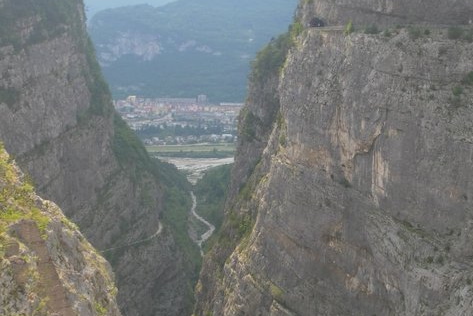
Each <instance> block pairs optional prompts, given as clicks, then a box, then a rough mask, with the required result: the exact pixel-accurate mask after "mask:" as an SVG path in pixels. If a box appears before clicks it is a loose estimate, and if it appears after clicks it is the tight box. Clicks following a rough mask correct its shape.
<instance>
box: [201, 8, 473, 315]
mask: <svg viewBox="0 0 473 316" xmlns="http://www.w3.org/2000/svg"><path fill="white" fill-rule="evenodd" d="M447 2H448V1H447ZM323 3H324V1H304V3H303V4H301V6H300V9H299V17H298V18H299V19H301V18H302V17H304V16H309V14H308V12H310V10H312V9H313V6H317V5H322V4H323ZM334 3H338V2H334ZM449 3H450V4H451V5H452V6H453V5H454V4H455V3H458V2H455V1H451V2H449ZM463 3H464V4H467V2H463ZM416 8H417V7H416ZM417 9H418V10H420V9H419V8H417ZM464 13H465V14H470V13H471V10H470V11H469V12H463V13H462V14H464ZM471 56H473V44H472V43H471V42H469V41H468V40H452V39H449V38H448V36H447V29H446V28H441V27H433V26H431V27H429V28H428V32H425V29H422V36H420V37H418V36H413V34H412V32H411V31H408V30H407V29H395V28H394V26H393V27H392V28H390V31H389V32H386V33H385V34H384V35H382V34H377V35H369V34H364V33H361V32H359V33H356V32H355V33H352V34H350V35H348V36H345V35H344V34H343V33H342V32H341V31H330V30H323V29H317V28H311V29H306V30H304V31H302V33H301V34H300V35H298V36H297V37H296V38H295V42H294V46H293V48H292V49H291V50H290V52H289V54H288V57H287V60H286V63H285V65H284V68H283V70H282V72H281V75H280V77H279V86H278V88H277V93H276V94H275V95H277V96H279V102H278V104H279V114H278V115H276V116H275V119H274V121H273V123H272V125H271V124H270V127H271V129H272V132H271V133H270V135H269V136H267V137H264V138H261V140H264V141H265V145H264V147H265V148H264V149H258V148H261V146H262V145H261V144H260V143H258V142H255V141H253V140H247V141H243V144H240V146H239V152H240V153H242V151H247V152H253V153H258V154H259V156H258V157H257V159H256V161H258V165H257V166H256V168H254V169H251V168H246V169H245V168H244V167H242V166H245V162H244V160H245V159H246V157H244V156H243V155H240V156H237V161H236V163H235V170H234V176H235V175H236V176H237V177H238V178H237V179H233V182H234V183H238V181H242V182H244V181H247V179H248V181H247V184H248V185H249V186H250V187H251V191H250V192H245V187H244V186H240V187H239V188H235V187H234V192H236V193H234V199H233V200H230V201H229V202H228V205H227V208H226V212H227V220H226V223H225V224H224V225H223V227H224V230H223V232H222V234H221V237H220V245H219V244H217V245H216V246H215V247H214V248H213V250H212V251H211V252H210V253H209V255H208V256H207V258H206V260H205V263H204V268H203V271H202V273H201V279H200V283H199V285H198V288H197V299H198V304H197V307H196V314H197V315H308V316H309V315H436V314H442V315H468V314H470V313H471V310H472V309H473V303H472V302H473V296H472V294H471V293H472V290H473V285H472V277H473V266H472V265H471V262H470V261H471V258H472V255H473V247H472V244H471V242H470V241H471V238H472V234H473V227H472V223H473V213H472V210H473V202H472V192H473V186H472V180H471V179H472V176H473V169H472V162H473V123H472V121H473V103H472V100H473V60H472V59H471ZM270 80H273V79H270ZM247 111H253V113H254V114H255V116H258V114H257V112H256V111H257V110H256V109H255V105H254V103H252V100H251V98H250V100H249V104H248V105H247ZM258 111H260V112H261V111H262V112H265V113H266V114H267V113H268V109H267V108H264V107H260V108H259V109H258ZM261 115H262V114H260V116H259V117H261ZM253 122H257V123H254V124H253V125H254V126H257V125H258V124H260V121H258V120H253ZM246 148H250V149H246ZM235 214H240V217H236V216H235ZM242 214H243V215H242ZM245 216H249V217H250V218H252V219H253V221H252V222H251V223H250V224H251V225H250V227H251V229H250V230H249V232H247V233H245V234H240V235H238V234H235V233H234V231H235V229H234V227H241V226H243V227H244V226H245V221H244V220H242V219H245ZM235 219H236V220H239V222H238V223H237V224H233V225H232V221H234V220H235ZM252 225H253V226H252ZM235 235H236V236H237V237H239V238H240V242H239V244H238V245H236V246H235V247H232V248H231V250H230V251H227V252H225V251H223V250H222V249H223V248H225V247H224V246H221V245H222V244H225V242H228V241H227V238H228V236H230V237H231V236H235ZM216 259H218V260H216ZM215 262H218V264H215ZM215 271H216V272H215Z"/></svg>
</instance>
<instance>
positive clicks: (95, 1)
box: [84, 0, 175, 19]
mask: <svg viewBox="0 0 473 316" xmlns="http://www.w3.org/2000/svg"><path fill="white" fill-rule="evenodd" d="M173 1H175V0H84V4H85V12H86V14H87V17H88V18H89V19H90V18H91V17H92V16H93V15H94V14H95V13H97V12H99V11H101V10H105V9H111V8H117V7H123V6H127V5H136V4H144V3H147V4H150V5H153V6H161V5H164V4H166V3H169V2H173Z"/></svg>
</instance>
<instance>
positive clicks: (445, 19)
mask: <svg viewBox="0 0 473 316" xmlns="http://www.w3.org/2000/svg"><path fill="white" fill-rule="evenodd" d="M303 2H304V3H305V4H304V8H303V11H304V14H303V15H304V21H306V22H308V21H309V20H310V18H309V16H313V15H316V16H319V17H322V18H325V19H326V20H327V22H328V23H329V24H332V25H345V24H346V23H348V21H350V20H351V21H353V22H354V23H356V24H361V25H368V24H371V23H376V24H378V25H395V24H406V23H407V24H411V23H415V24H418V23H425V24H468V23H469V21H470V20H472V19H473V14H472V11H473V3H472V2H471V1H469V0H450V1H442V0H427V1H425V0H336V1H332V0H309V1H303Z"/></svg>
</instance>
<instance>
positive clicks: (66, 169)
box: [0, 0, 198, 315]
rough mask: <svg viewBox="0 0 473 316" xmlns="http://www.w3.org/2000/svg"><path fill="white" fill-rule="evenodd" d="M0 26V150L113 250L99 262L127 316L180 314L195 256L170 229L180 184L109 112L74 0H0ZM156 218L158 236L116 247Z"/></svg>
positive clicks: (184, 205)
mask: <svg viewBox="0 0 473 316" xmlns="http://www.w3.org/2000/svg"><path fill="white" fill-rule="evenodd" d="M0 24H1V27H0V74H1V77H0V139H1V140H2V141H3V142H4V143H5V147H6V148H7V150H8V151H9V152H10V153H11V154H12V155H13V156H14V157H15V159H16V161H17V162H18V164H19V165H20V167H21V168H23V169H24V170H25V172H27V173H28V174H29V175H30V176H31V179H32V180H33V182H34V183H35V185H36V187H37V189H38V192H39V193H40V194H41V195H42V196H44V197H46V198H48V199H50V200H52V201H54V202H56V203H57V204H58V205H59V206H60V207H61V208H62V209H63V211H64V213H65V214H66V215H67V216H68V217H69V218H70V219H72V221H74V222H75V223H77V224H78V225H79V227H80V229H81V231H82V232H83V233H84V235H85V236H86V237H87V238H88V239H89V240H90V241H91V243H92V244H93V245H94V246H95V247H96V248H97V249H99V250H103V249H110V248H114V250H113V251H109V252H107V253H106V255H107V258H108V259H109V260H110V262H111V263H112V266H113V268H114V271H115V273H116V276H117V283H118V287H119V294H118V301H119V304H120V307H121V309H122V311H123V312H124V313H125V314H126V315H151V314H160V315H182V314H186V313H187V312H188V311H189V310H190V308H191V305H192V295H191V286H190V283H189V280H190V278H191V276H192V275H193V274H195V273H196V272H195V269H196V265H197V262H196V261H192V260H193V259H192V256H193V255H192V253H193V252H196V254H197V257H198V250H197V249H194V248H195V247H193V246H189V245H191V244H192V243H191V241H190V240H187V239H185V237H182V235H178V234H177V233H176V231H175V230H174V228H170V227H175V226H173V225H177V224H176V223H175V222H174V221H173V220H172V219H173V218H174V217H173V216H174V215H175V213H179V212H180V213H182V212H183V210H187V209H188V208H189V207H190V199H189V197H188V194H187V193H185V191H186V183H185V180H183V179H181V178H179V176H177V170H175V169H173V168H171V167H170V166H168V165H167V164H156V163H155V162H154V161H152V160H151V159H150V158H149V157H148V155H147V153H146V151H145V149H144V147H143V146H142V145H141V143H140V142H139V140H138V139H137V138H136V136H135V135H134V134H133V133H132V131H131V130H130V129H129V128H128V127H127V126H126V124H125V123H124V122H123V121H122V120H121V119H120V117H119V116H118V115H117V114H115V112H114V110H113V106H112V104H111V97H110V93H109V91H108V87H107V85H106V83H105V82H104V80H103V78H102V76H101V73H100V68H99V66H98V64H97V62H96V60H95V54H94V52H93V48H92V45H91V43H90V41H89V39H88V37H87V35H86V32H85V26H84V14H83V4H82V1H80V0H66V1H64V0H51V1H46V0H39V1H38V0H35V1H33V0H20V1H17V0H15V1H14V0H1V1H0ZM160 219H162V224H164V228H163V230H162V233H161V234H159V236H158V237H157V238H154V239H152V240H150V241H148V242H146V243H141V244H137V245H135V244H134V245H133V246H129V247H123V246H124V245H128V244H133V242H134V241H136V240H143V239H146V238H147V237H148V236H151V235H153V234H155V233H156V231H157V230H158V227H160V224H161V222H160ZM176 238H177V239H176ZM184 248H185V251H184V250H183V249H184Z"/></svg>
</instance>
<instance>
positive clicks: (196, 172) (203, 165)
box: [160, 157, 234, 256]
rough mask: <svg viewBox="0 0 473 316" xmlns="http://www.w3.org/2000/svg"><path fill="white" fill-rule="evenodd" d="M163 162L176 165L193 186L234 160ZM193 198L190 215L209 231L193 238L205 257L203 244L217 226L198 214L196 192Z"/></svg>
mask: <svg viewBox="0 0 473 316" xmlns="http://www.w3.org/2000/svg"><path fill="white" fill-rule="evenodd" d="M160 159H161V160H164V161H166V162H169V163H172V164H174V165H175V166H176V167H177V169H179V170H182V171H184V172H185V173H186V174H187V179H188V180H189V182H190V183H192V184H193V185H195V184H196V182H197V180H199V179H200V178H202V177H203V175H204V173H205V171H207V170H208V169H210V168H213V167H217V166H221V165H226V164H231V163H233V161H234V159H233V157H232V158H198V159H194V158H170V157H160ZM190 194H191V198H192V208H191V211H190V215H191V216H193V217H194V218H196V219H197V220H198V221H199V222H201V223H202V224H203V225H204V226H205V227H207V230H206V231H205V232H204V233H203V234H201V235H200V236H198V237H197V238H193V239H194V241H195V243H196V244H197V245H198V246H199V249H200V254H201V255H202V256H203V255H204V251H203V250H202V244H203V243H204V242H205V241H206V240H207V239H209V238H210V236H212V234H213V233H214V232H215V226H214V225H212V224H211V223H209V222H208V221H207V220H206V219H205V218H203V217H202V216H200V215H199V214H197V212H196V208H197V199H196V197H195V194H194V192H191V193H190Z"/></svg>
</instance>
